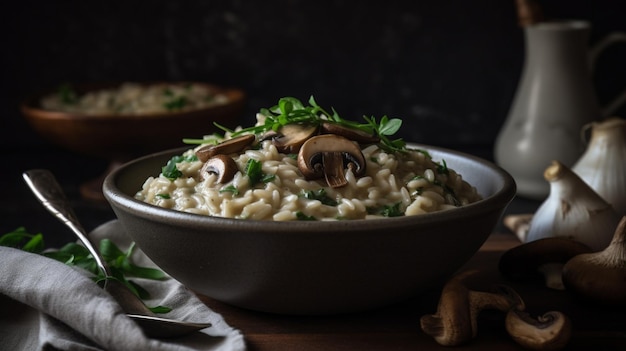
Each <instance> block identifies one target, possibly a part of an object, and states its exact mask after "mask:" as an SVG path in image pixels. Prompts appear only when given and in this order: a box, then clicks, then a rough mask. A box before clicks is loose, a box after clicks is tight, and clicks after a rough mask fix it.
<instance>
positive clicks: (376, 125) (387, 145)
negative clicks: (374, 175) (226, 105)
mask: <svg viewBox="0 0 626 351" xmlns="http://www.w3.org/2000/svg"><path fill="white" fill-rule="evenodd" d="M308 102H309V105H308V106H305V105H304V104H303V103H302V102H301V101H300V100H298V99H297V98H294V97H283V98H281V99H280V100H279V101H278V104H277V105H275V106H273V107H271V108H262V109H261V110H260V111H259V112H260V113H261V114H262V115H263V116H265V121H264V122H263V124H260V125H255V126H252V127H247V128H243V129H239V130H237V131H233V130H230V129H228V128H226V127H224V126H222V125H219V124H217V123H216V124H215V125H216V126H217V127H218V128H220V129H222V130H223V131H225V132H228V133H231V135H232V136H233V137H235V136H237V135H241V134H262V133H265V132H268V131H270V130H273V131H278V130H279V129H280V127H282V126H284V125H287V124H296V123H303V124H313V125H320V124H321V123H323V122H329V123H336V124H338V125H341V126H344V127H349V128H353V129H358V130H361V131H363V132H365V133H368V134H371V135H376V136H378V137H379V138H380V143H379V146H380V147H381V148H382V149H384V150H386V151H391V152H394V151H404V150H405V146H406V143H405V142H404V141H403V140H402V139H392V138H391V136H392V135H394V134H395V133H396V132H397V131H398V130H399V129H400V127H401V126H402V120H401V119H398V118H389V117H387V116H383V117H381V118H380V119H379V120H377V119H376V118H375V117H367V116H363V119H364V120H365V123H359V122H354V121H350V120H347V119H344V118H342V117H341V116H339V113H338V112H337V111H336V110H335V109H334V108H331V110H330V111H328V110H326V109H324V108H323V107H321V106H320V105H319V104H318V103H317V102H316V101H315V98H313V96H311V97H310V98H309V101H308Z"/></svg>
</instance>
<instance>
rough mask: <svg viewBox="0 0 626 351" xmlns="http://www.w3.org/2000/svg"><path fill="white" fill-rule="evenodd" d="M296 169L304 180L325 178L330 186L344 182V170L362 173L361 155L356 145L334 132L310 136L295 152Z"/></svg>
mask: <svg viewBox="0 0 626 351" xmlns="http://www.w3.org/2000/svg"><path fill="white" fill-rule="evenodd" d="M298 168H299V169H300V171H301V172H302V174H303V175H304V177H305V178H306V179H318V178H322V177H324V178H326V182H327V183H328V185H329V186H331V187H333V188H338V187H342V186H344V185H346V184H347V183H348V181H347V180H346V177H345V169H346V168H349V169H351V170H352V172H353V173H354V175H355V176H361V175H363V174H364V173H365V158H364V157H363V153H362V152H361V149H360V148H359V146H358V145H357V144H355V143H354V142H352V141H350V140H348V139H346V138H344V137H341V136H338V135H334V134H324V135H318V136H314V137H312V138H310V139H309V140H307V141H306V142H305V143H304V144H302V147H301V148H300V152H299V153H298Z"/></svg>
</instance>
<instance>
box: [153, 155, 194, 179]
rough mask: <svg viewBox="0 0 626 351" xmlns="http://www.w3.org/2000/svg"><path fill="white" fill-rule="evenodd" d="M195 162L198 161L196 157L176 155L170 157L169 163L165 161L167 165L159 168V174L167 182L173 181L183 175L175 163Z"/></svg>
mask: <svg viewBox="0 0 626 351" xmlns="http://www.w3.org/2000/svg"><path fill="white" fill-rule="evenodd" d="M197 160H198V157H197V156H196V155H189V156H183V155H176V156H174V157H172V158H171V159H170V160H169V161H167V164H166V165H165V166H163V167H162V168H161V174H163V176H164V177H165V178H167V179H169V180H175V179H177V178H180V177H181V176H182V175H183V172H181V171H180V170H179V169H178V168H177V167H176V164H177V163H181V162H194V161H197Z"/></svg>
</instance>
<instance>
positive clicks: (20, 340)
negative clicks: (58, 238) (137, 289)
mask: <svg viewBox="0 0 626 351" xmlns="http://www.w3.org/2000/svg"><path fill="white" fill-rule="evenodd" d="M102 238H109V239H111V240H112V241H113V242H114V243H115V244H116V245H118V246H119V247H120V248H122V249H125V248H126V247H128V245H129V244H130V239H129V238H128V237H127V236H126V234H125V233H124V230H123V228H122V226H121V225H120V223H119V222H118V221H111V222H107V223H105V224H103V225H102V226H100V227H98V228H96V230H94V231H93V232H92V233H91V234H90V239H91V240H92V241H94V242H99V240H100V239H102ZM133 259H134V261H135V262H137V263H138V264H140V265H144V266H154V263H152V262H151V261H150V260H149V259H148V258H147V257H146V256H145V255H144V254H143V253H142V252H141V251H140V250H136V251H135V256H134V257H133ZM137 281H138V282H139V283H140V284H141V285H142V286H143V287H145V288H146V289H147V290H148V291H149V292H150V293H151V300H148V301H147V304H148V305H155V306H156V305H164V306H168V307H172V311H171V312H169V313H167V314H165V315H164V316H166V317H169V318H178V319H183V320H189V321H194V322H204V321H209V322H210V323H212V326H211V327H209V328H206V329H204V330H202V331H200V332H198V333H193V334H190V335H188V336H184V337H179V338H173V339H161V340H157V339H150V338H147V337H145V336H144V335H143V333H142V332H141V329H139V327H138V326H137V325H136V324H135V323H134V322H133V321H132V320H130V319H129V318H128V317H126V315H125V314H124V312H123V311H122V309H121V308H120V306H119V305H118V304H117V302H116V301H115V300H114V299H113V298H112V297H111V296H110V295H109V294H108V293H107V292H105V291H104V290H102V289H101V288H100V287H98V286H97V285H96V284H94V282H93V281H92V280H91V279H90V278H89V277H88V275H87V274H86V272H84V271H82V270H80V269H78V268H73V267H70V266H67V265H65V264H63V263H61V262H57V261H55V260H52V259H49V258H46V257H44V256H41V255H37V254H31V253H27V252H24V251H21V250H17V249H12V248H7V247H0V350H63V351H65V350H68V351H70V350H71V351H74V350H76V351H84V350H89V351H92V350H109V351H116V350H123V351H129V350H155V351H156V350H158V351H161V350H163V351H196V350H197V351H243V350H245V349H246V347H245V341H244V338H243V335H242V334H241V333H240V332H239V330H237V329H234V328H232V327H230V326H229V325H228V324H227V323H226V322H225V321H224V319H223V318H222V316H221V315H219V314H218V313H215V312H214V311H212V310H211V309H210V308H208V307H207V306H206V305H205V304H204V303H202V301H200V300H199V299H198V298H197V297H196V296H195V295H194V294H193V293H192V292H190V291H189V290H188V289H186V288H185V287H184V286H183V285H182V284H180V283H179V282H178V281H176V280H174V279H172V278H169V279H167V280H165V281H151V280H143V279H137Z"/></svg>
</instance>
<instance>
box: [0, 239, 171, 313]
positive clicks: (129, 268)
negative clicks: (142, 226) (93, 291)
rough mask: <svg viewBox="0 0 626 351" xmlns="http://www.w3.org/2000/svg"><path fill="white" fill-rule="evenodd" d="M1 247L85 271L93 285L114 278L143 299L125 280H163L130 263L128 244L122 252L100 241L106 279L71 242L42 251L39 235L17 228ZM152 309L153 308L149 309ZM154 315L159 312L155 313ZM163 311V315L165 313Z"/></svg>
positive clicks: (140, 289)
mask: <svg viewBox="0 0 626 351" xmlns="http://www.w3.org/2000/svg"><path fill="white" fill-rule="evenodd" d="M0 246H8V247H14V248H17V249H21V250H24V251H29V252H32V253H35V254H40V255H42V256H46V257H48V258H51V259H54V260H57V261H60V262H62V263H64V264H67V265H69V266H76V267H79V268H82V269H85V270H87V271H89V272H91V273H93V274H94V276H95V277H94V280H95V281H96V282H100V281H103V280H105V279H117V280H119V281H121V282H123V283H124V284H126V286H128V287H129V288H130V289H131V290H132V291H133V292H135V293H136V294H137V296H139V297H140V298H142V299H146V298H148V297H149V293H148V291H146V290H145V289H144V288H143V287H141V286H140V285H139V284H137V283H136V282H134V281H132V280H129V279H128V278H127V277H136V278H145V279H153V280H161V279H164V278H166V275H165V273H164V272H162V271H160V270H158V269H155V268H150V267H143V266H138V265H136V264H134V263H133V261H132V253H133V250H134V248H135V243H131V245H130V247H129V248H128V250H126V251H122V250H121V249H120V248H119V247H117V246H116V245H115V244H114V243H113V242H112V241H111V240H109V239H103V240H101V241H100V245H99V251H100V253H101V255H102V257H103V258H104V260H105V261H106V262H107V265H108V266H109V268H111V272H112V273H111V274H112V276H111V277H105V276H104V273H103V272H101V271H100V269H99V268H98V266H97V264H96V260H95V259H94V258H93V257H92V256H91V254H90V253H89V251H88V250H87V248H85V247H84V246H82V245H79V244H78V243H74V242H70V243H67V244H65V245H64V246H63V247H61V248H60V249H58V250H49V251H44V249H45V244H44V238H43V235H42V234H41V233H38V234H30V233H29V232H28V231H26V229H25V228H24V227H19V228H17V229H15V230H13V231H12V232H9V233H6V234H4V235H2V236H0ZM151 309H152V308H151ZM155 309H156V311H159V310H162V311H165V312H169V311H170V310H171V309H170V308H168V307H163V306H157V307H156V308H155ZM156 311H155V313H159V312H156ZM165 312H163V313H165Z"/></svg>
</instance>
